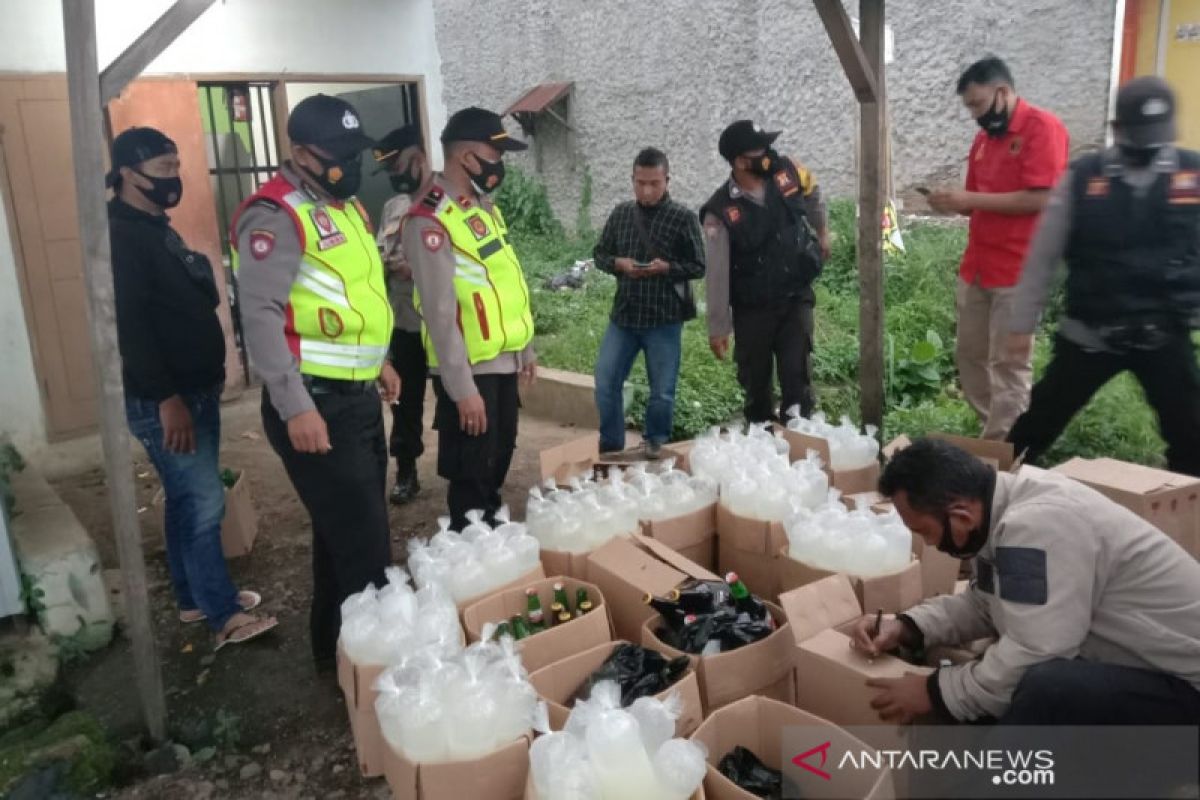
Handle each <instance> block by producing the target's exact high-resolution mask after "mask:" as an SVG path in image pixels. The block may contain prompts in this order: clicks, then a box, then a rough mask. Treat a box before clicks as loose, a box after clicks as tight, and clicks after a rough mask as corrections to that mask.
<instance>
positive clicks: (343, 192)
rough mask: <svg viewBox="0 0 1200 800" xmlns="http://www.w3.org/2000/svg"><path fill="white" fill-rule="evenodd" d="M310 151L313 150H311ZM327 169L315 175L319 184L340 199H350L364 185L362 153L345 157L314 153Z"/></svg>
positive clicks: (332, 195)
mask: <svg viewBox="0 0 1200 800" xmlns="http://www.w3.org/2000/svg"><path fill="white" fill-rule="evenodd" d="M309 152H312V151H311V150H310V151H309ZM313 155H314V156H316V157H317V160H318V161H320V162H321V166H322V167H324V168H325V171H324V172H322V173H321V174H320V175H314V176H313V177H314V178H315V179H316V181H317V184H318V185H319V186H320V187H321V188H322V189H324V190H325V191H326V192H328V193H329V194H330V196H331V197H334V198H336V199H338V200H348V199H350V198H351V197H353V196H354V194H355V192H357V191H358V187H359V186H360V185H362V153H355V154H354V155H351V156H345V157H343V158H324V157H322V156H319V155H317V154H316V153H313Z"/></svg>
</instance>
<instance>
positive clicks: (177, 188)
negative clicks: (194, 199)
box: [134, 170, 183, 208]
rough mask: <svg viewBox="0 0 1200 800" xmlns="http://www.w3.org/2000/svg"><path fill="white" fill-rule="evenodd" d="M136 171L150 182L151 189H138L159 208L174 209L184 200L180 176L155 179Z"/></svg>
mask: <svg viewBox="0 0 1200 800" xmlns="http://www.w3.org/2000/svg"><path fill="white" fill-rule="evenodd" d="M134 171H135V172H137V174H138V175H141V176H142V177H143V178H145V179H146V180H148V181H150V188H149V189H143V188H142V187H141V186H139V187H137V188H138V191H139V192H141V193H142V194H143V195H144V196H145V198H146V199H147V200H149V201H150V202H151V203H154V205H156V206H158V207H159V208H174V207H175V206H177V205H179V201H180V200H182V199H183V181H182V180H180V179H179V177H178V176H177V177H174V178H155V177H153V176H152V175H147V174H146V173H144V172H140V171H138V170H134Z"/></svg>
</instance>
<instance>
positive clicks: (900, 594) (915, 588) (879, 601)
mask: <svg viewBox="0 0 1200 800" xmlns="http://www.w3.org/2000/svg"><path fill="white" fill-rule="evenodd" d="M775 563H776V565H777V566H778V569H779V591H780V594H781V595H782V594H783V593H786V592H789V591H791V590H792V589H797V588H799V587H801V586H807V585H809V584H811V583H816V582H817V581H819V580H822V579H824V578H828V577H830V576H831V575H837V574H839V573H835V572H830V571H829V570H824V569H820V568H818V567H813V566H809V565H808V564H805V563H804V562H802V561H797V560H796V559H794V558H792V557H791V556H789V555H788V548H787V547H784V548H783V549H782V550H780V551H779V558H778V559H776V562H775ZM847 577H848V578H849V579H850V584H851V586H852V587H853V588H854V595H855V597H856V598H857V599H858V605H859V607H860V608H866V609H870V610H871V611H875V610H876V609H880V608H882V609H883V610H884V611H885V612H887V613H889V614H897V613H899V612H901V611H905V610H907V609H910V608H912V607H913V606H915V605H916V604H917V603H919V602H921V600H922V599H923V598H924V596H925V595H924V593H923V592H922V588H921V587H922V584H921V562H920V561H918V560H917V559H916V558H913V560H912V561H910V562H909V564H908V566H907V567H905V568H904V569H902V570H900V571H898V572H892V573H889V574H887V575H875V576H872V577H860V576H857V575H848V576H847Z"/></svg>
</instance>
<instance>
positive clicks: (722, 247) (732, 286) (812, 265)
mask: <svg viewBox="0 0 1200 800" xmlns="http://www.w3.org/2000/svg"><path fill="white" fill-rule="evenodd" d="M778 136H779V132H778V131H774V132H768V131H764V130H763V129H762V128H761V127H760V126H758V125H756V124H755V123H754V122H752V121H750V120H747V119H743V120H738V121H737V122H734V123H733V124H732V125H730V126H729V127H727V128H726V129H725V130H724V132H722V133H721V138H720V141H719V143H718V149H719V150H720V152H721V156H722V157H723V158H724V159H725V160H726V161H728V162H729V165H730V167H731V174H730V177H729V180H727V181H726V182H725V183H723V184H721V188H719V189H717V191H716V192H714V193H713V195H712V197H710V198H709V199H708V202H706V203H705V204H704V206H703V207H702V208H701V209H700V221H701V223H703V225H704V238H705V255H706V258H707V262H708V271H707V290H708V335H709V345H710V346H711V348H712V351H713V354H714V355H716V357H717V358H724V357H725V353H726V352H727V351H728V349H729V334H730V333H731V332H732V333H733V337H734V360H735V362H736V363H737V374H738V383H740V384H741V386H742V390H743V391H744V392H745V393H746V405H745V415H746V419H747V421H749V422H764V421H767V420H772V419H777V418H778V416H777V407H776V405H775V402H774V398H773V396H772V391H771V378H772V372H773V371H774V369H773V368H776V367H777V369H778V375H779V387H780V391H781V394H782V404H781V406H779V409H780V410H782V411H784V412H786V411H787V410H788V409H789V408H791V407H792V406H793V405H795V406H799V407H800V410H801V412H802V413H803V414H804V415H805V416H809V415H811V413H812V411H813V406H814V405H815V399H814V396H813V389H812V376H811V363H810V356H811V354H812V336H813V305H814V304H815V303H816V296H815V295H814V294H813V289H812V283H813V281H814V280H816V278H817V276H818V275H820V273H821V263H822V260H823V259H825V258H828V256H829V238H828V234H827V232H826V225H825V206H824V204H823V203H822V201H821V192H820V189H819V188H818V187H817V183H816V180H815V179H814V178H813V176H812V173H810V172H809V171H808V170H807V169H806V168H805V167H804V166H803V165H801V164H798V163H797V162H795V161H793V160H792V159H790V158H786V157H784V156H781V155H780V154H779V153H777V152H776V151H775V149H774V148H773V147H772V144H773V143H774V142H775V139H776V138H777V137H778Z"/></svg>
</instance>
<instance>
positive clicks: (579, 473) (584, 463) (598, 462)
mask: <svg viewBox="0 0 1200 800" xmlns="http://www.w3.org/2000/svg"><path fill="white" fill-rule="evenodd" d="M683 444H684V446H685V447H686V450H690V449H691V443H690V442H685V443H683ZM676 447H677V445H674V444H671V445H665V446H664V447H663V448H662V454H661V456H660V460H661V459H667V458H674V459H675V465H676V466H677V467H678V468H679V469H682V470H684V471H685V472H686V471H687V469H686V465H687V455H686V450H683V449H678V450H677V449H676ZM645 460H646V459H644V458H641V457H639V450H638V448H630V449H628V450H622V451H621V452H620V453H605V454H604V455H603V456H602V455H600V440H599V439H598V438H597V437H596V436H595V435H592V436H584V437H581V438H579V439H573V440H571V441H569V442H565V443H564V444H560V445H556V446H554V447H547V448H546V449H545V450H542V451H541V452H540V453H538V461H539V463H540V466H541V475H542V481H546V480H548V479H553V480H554V482H555V484H557V485H558V486H567V485H568V484H569V483H570V481H571V478H576V477H583V476H587V475H597V474H598V475H604V474H606V473H607V471H608V468H609V467H612V466H619V467H628V466H630V465H632V464H635V463H637V462H638V461H645Z"/></svg>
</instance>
